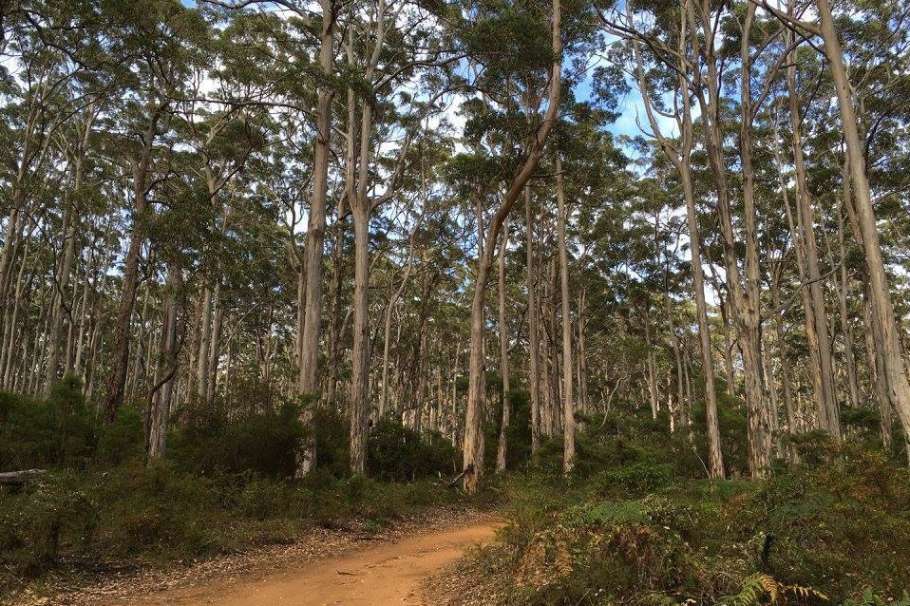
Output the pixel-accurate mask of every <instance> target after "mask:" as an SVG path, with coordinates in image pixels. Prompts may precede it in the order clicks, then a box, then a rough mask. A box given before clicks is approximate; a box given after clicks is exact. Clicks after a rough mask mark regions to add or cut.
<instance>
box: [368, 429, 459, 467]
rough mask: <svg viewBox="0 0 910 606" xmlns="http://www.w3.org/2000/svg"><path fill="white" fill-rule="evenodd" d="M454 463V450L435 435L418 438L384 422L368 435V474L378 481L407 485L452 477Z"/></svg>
mask: <svg viewBox="0 0 910 606" xmlns="http://www.w3.org/2000/svg"><path fill="white" fill-rule="evenodd" d="M457 461H458V457H457V452H456V451H455V447H453V446H452V443H451V442H449V441H448V440H446V439H445V438H443V437H442V435H440V434H438V433H433V432H430V433H426V434H424V435H421V434H419V433H417V432H416V431H413V430H411V429H408V428H406V427H404V426H403V425H401V424H400V423H397V422H394V421H389V420H385V419H383V420H381V421H379V423H378V424H377V425H376V426H375V427H373V428H372V430H371V431H370V435H369V440H368V442H367V471H368V473H369V475H370V477H373V478H376V479H378V480H387V481H397V482H408V481H413V480H416V479H417V478H423V477H431V476H441V475H443V474H451V473H452V471H453V470H454V469H455V468H456V466H457Z"/></svg>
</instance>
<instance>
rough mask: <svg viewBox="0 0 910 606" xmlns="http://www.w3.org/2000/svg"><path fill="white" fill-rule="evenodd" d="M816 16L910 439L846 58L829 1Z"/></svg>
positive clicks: (893, 390) (884, 341)
mask: <svg viewBox="0 0 910 606" xmlns="http://www.w3.org/2000/svg"><path fill="white" fill-rule="evenodd" d="M817 6H818V14H819V18H820V24H821V28H820V29H821V35H822V38H823V40H824V42H825V54H826V55H827V57H828V64H829V66H830V69H831V77H832V79H833V80H834V87H835V89H836V91H837V101H838V107H839V108H840V115H841V122H842V125H843V128H844V140H845V142H846V144H847V158H848V161H849V163H850V177H851V179H852V182H853V183H852V184H853V196H854V201H855V203H856V214H857V216H858V219H859V223H860V229H861V230H862V240H863V248H864V251H865V253H866V269H867V271H868V277H869V287H870V293H871V295H872V297H871V298H872V303H873V307H874V312H875V313H876V314H877V317H878V321H879V323H880V325H881V342H880V343H879V346H880V348H881V355H882V357H883V358H884V366H885V370H886V374H887V376H888V388H889V391H890V394H891V401H892V402H893V404H894V408H895V410H896V411H897V415H898V417H899V418H900V420H901V425H902V426H903V429H904V435H905V436H910V382H908V381H907V374H906V372H907V371H906V367H905V364H904V359H903V354H902V351H901V342H900V332H899V329H898V326H897V321H896V320H895V317H894V306H893V305H892V303H891V291H890V287H889V284H888V276H887V274H886V273H885V263H884V260H883V259H882V251H881V245H880V244H879V238H878V227H877V226H876V222H875V212H874V209H873V208H872V197H871V194H870V191H869V181H868V180H867V178H866V166H865V158H864V155H863V145H862V142H861V141H860V137H859V127H858V124H857V120H856V114H855V113H854V109H853V101H852V99H851V98H850V82H849V81H848V79H847V72H846V69H845V67H844V59H843V53H842V51H841V45H840V40H839V39H838V35H837V31H836V30H835V29H834V20H833V18H832V16H831V6H830V4H829V2H828V0H818V2H817Z"/></svg>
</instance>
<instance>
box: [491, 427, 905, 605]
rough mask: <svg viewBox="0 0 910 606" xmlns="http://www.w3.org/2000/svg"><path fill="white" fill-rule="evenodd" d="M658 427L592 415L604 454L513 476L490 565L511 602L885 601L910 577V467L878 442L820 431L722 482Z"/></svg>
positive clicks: (592, 438) (595, 445)
mask: <svg viewBox="0 0 910 606" xmlns="http://www.w3.org/2000/svg"><path fill="white" fill-rule="evenodd" d="M630 416H631V415H630ZM623 421H624V422H625V421H626V419H623ZM652 427H653V429H652ZM658 431H660V428H659V427H657V425H656V424H654V423H653V422H652V421H651V420H650V419H634V418H629V419H628V422H627V424H626V426H625V427H622V426H621V424H617V425H616V426H613V424H612V423H611V420H610V419H607V420H603V419H601V420H600V423H595V422H592V421H591V420H588V422H587V423H586V429H585V430H584V432H583V433H582V434H581V435H580V436H579V442H580V443H584V444H586V447H587V448H588V453H589V455H591V456H594V457H595V460H596V461H597V463H596V465H591V466H585V467H583V468H582V469H581V470H580V471H579V472H578V473H577V474H576V476H575V477H570V478H560V476H559V475H558V474H556V475H552V474H550V473H548V472H541V471H535V472H532V473H529V474H527V475H525V476H520V477H516V478H513V479H511V480H510V481H509V482H508V483H507V484H506V486H505V489H506V491H507V493H508V494H509V495H510V503H511V509H510V512H509V518H510V524H509V525H508V527H507V529H506V531H505V533H504V535H503V536H504V539H505V548H503V549H502V551H501V552H497V553H498V555H496V556H495V557H493V556H490V558H491V559H490V560H489V561H488V564H487V565H488V568H489V569H490V570H491V571H492V572H493V573H494V574H501V575H502V578H503V579H504V580H503V583H504V584H505V586H506V587H508V591H509V593H508V596H507V598H506V599H505V601H504V602H503V603H508V604H511V605H517V604H534V605H537V604H539V605H544V604H547V605H559V604H565V605H569V604H572V605H577V604H591V605H593V604H613V603H619V602H622V603H627V604H655V603H667V604H669V603H674V604H679V603H684V602H686V601H687V600H689V601H690V602H689V603H703V604H714V603H726V604H734V603H736V604H770V603H788V604H816V603H823V602H825V601H826V600H825V597H826V596H831V599H832V601H834V602H835V603H841V602H844V601H845V600H848V601H847V602H845V603H848V604H859V603H863V604H865V603H869V604H878V603H882V604H884V603H888V601H889V600H895V599H896V598H897V597H898V596H901V595H903V592H905V591H907V590H908V589H910V577H907V575H906V564H905V563H906V562H907V561H910V517H908V516H907V511H910V475H908V472H907V470H906V469H904V468H901V467H896V466H894V465H893V464H892V463H890V462H889V461H888V459H887V458H886V457H885V456H884V455H883V454H881V453H880V452H878V451H877V450H863V449H862V448H860V447H857V446H839V445H837V444H834V443H831V442H830V441H827V440H821V439H820V438H819V437H818V436H809V437H806V438H805V443H804V445H805V449H804V450H803V451H802V452H803V455H804V457H803V459H802V463H801V464H799V465H796V466H793V467H790V468H780V469H779V470H778V472H777V473H776V475H775V476H774V477H772V478H771V479H770V480H767V481H764V482H754V481H747V480H725V481H715V480H707V479H701V478H699V476H700V475H703V474H700V473H698V468H697V467H692V466H690V465H689V464H688V463H680V462H679V461H674V460H673V459H674V458H677V457H678V456H681V455H682V454H683V453H685V452H686V449H685V447H684V446H683V445H684V442H683V444H676V443H675V441H674V440H672V439H671V440H667V439H666V436H665V434H663V439H658V433H657V432H658ZM554 450H555V448H554ZM810 452H814V453H815V455H813V456H809V453H810ZM677 453H678V454H677ZM546 456H549V454H547V455H546ZM597 466H601V467H600V469H599V470H598V469H597ZM864 587H871V588H874V590H873V591H872V592H867V594H866V596H865V597H864V598H863V600H864V601H862V602H857V601H852V602H851V601H849V600H857V599H858V598H859V596H860V595H861V594H862V592H863V588H864ZM875 596H878V597H875ZM875 600H879V601H878V602H876V601H875ZM898 603H899V602H898Z"/></svg>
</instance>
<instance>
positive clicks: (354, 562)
mask: <svg viewBox="0 0 910 606" xmlns="http://www.w3.org/2000/svg"><path fill="white" fill-rule="evenodd" d="M497 528H498V524H496V523H491V522H489V521H487V522H484V523H478V524H475V525H471V526H466V527H461V528H454V529H448V530H434V531H432V532H429V533H426V534H418V535H414V536H410V537H405V538H403V539H401V540H399V541H395V542H393V543H384V544H380V545H377V546H375V547H370V548H367V549H361V550H356V551H352V552H348V553H346V554H342V555H340V556H336V557H330V558H326V559H322V560H315V561H311V562H308V563H307V564H305V565H301V566H289V567H285V568H283V569H280V570H274V571H263V572H259V573H257V574H255V575H252V576H251V577H247V578H230V579H213V580H211V581H208V582H206V583H205V584H203V585H198V586H194V587H189V588H181V589H174V590H169V591H164V592H160V593H155V594H151V595H145V596H137V597H133V598H129V599H125V600H121V601H119V602H115V604H117V605H118V606H165V605H167V606H190V605H192V606H196V605H203V604H217V605H219V606H276V605H277V606H330V605H335V604H344V605H353V606H359V605H370V606H381V605H384V604H406V605H414V606H418V605H423V604H424V602H423V600H422V599H421V597H420V592H419V588H420V583H421V581H422V580H423V579H424V578H426V577H429V576H430V575H432V574H433V573H434V572H436V571H437V570H439V569H441V568H442V567H444V566H445V565H447V564H449V563H450V562H453V561H454V560H456V559H457V558H458V557H459V556H461V555H462V554H463V553H464V552H465V551H466V550H467V549H469V548H470V547H473V546H475V545H481V544H484V543H488V542H490V541H491V540H492V539H493V535H494V533H495V532H496V529H497Z"/></svg>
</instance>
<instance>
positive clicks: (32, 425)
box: [0, 376, 97, 469]
mask: <svg viewBox="0 0 910 606" xmlns="http://www.w3.org/2000/svg"><path fill="white" fill-rule="evenodd" d="M96 445H97V435H96V423H95V420H94V418H93V416H92V414H91V412H90V411H89V409H88V407H87V406H86V404H85V400H84V399H83V397H82V385H81V383H80V381H79V380H78V379H77V378H75V377H72V376H68V377H65V378H64V379H63V380H62V381H60V382H59V383H58V384H57V385H55V386H54V388H53V389H52V390H51V394H50V396H49V397H48V398H47V399H46V400H33V399H31V398H28V397H26V396H18V395H13V394H10V393H0V468H3V469H23V468H26V467H47V466H65V467H71V468H78V467H82V466H84V465H86V464H87V463H88V461H89V460H90V459H91V458H92V457H93V455H94V452H95V447H96Z"/></svg>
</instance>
